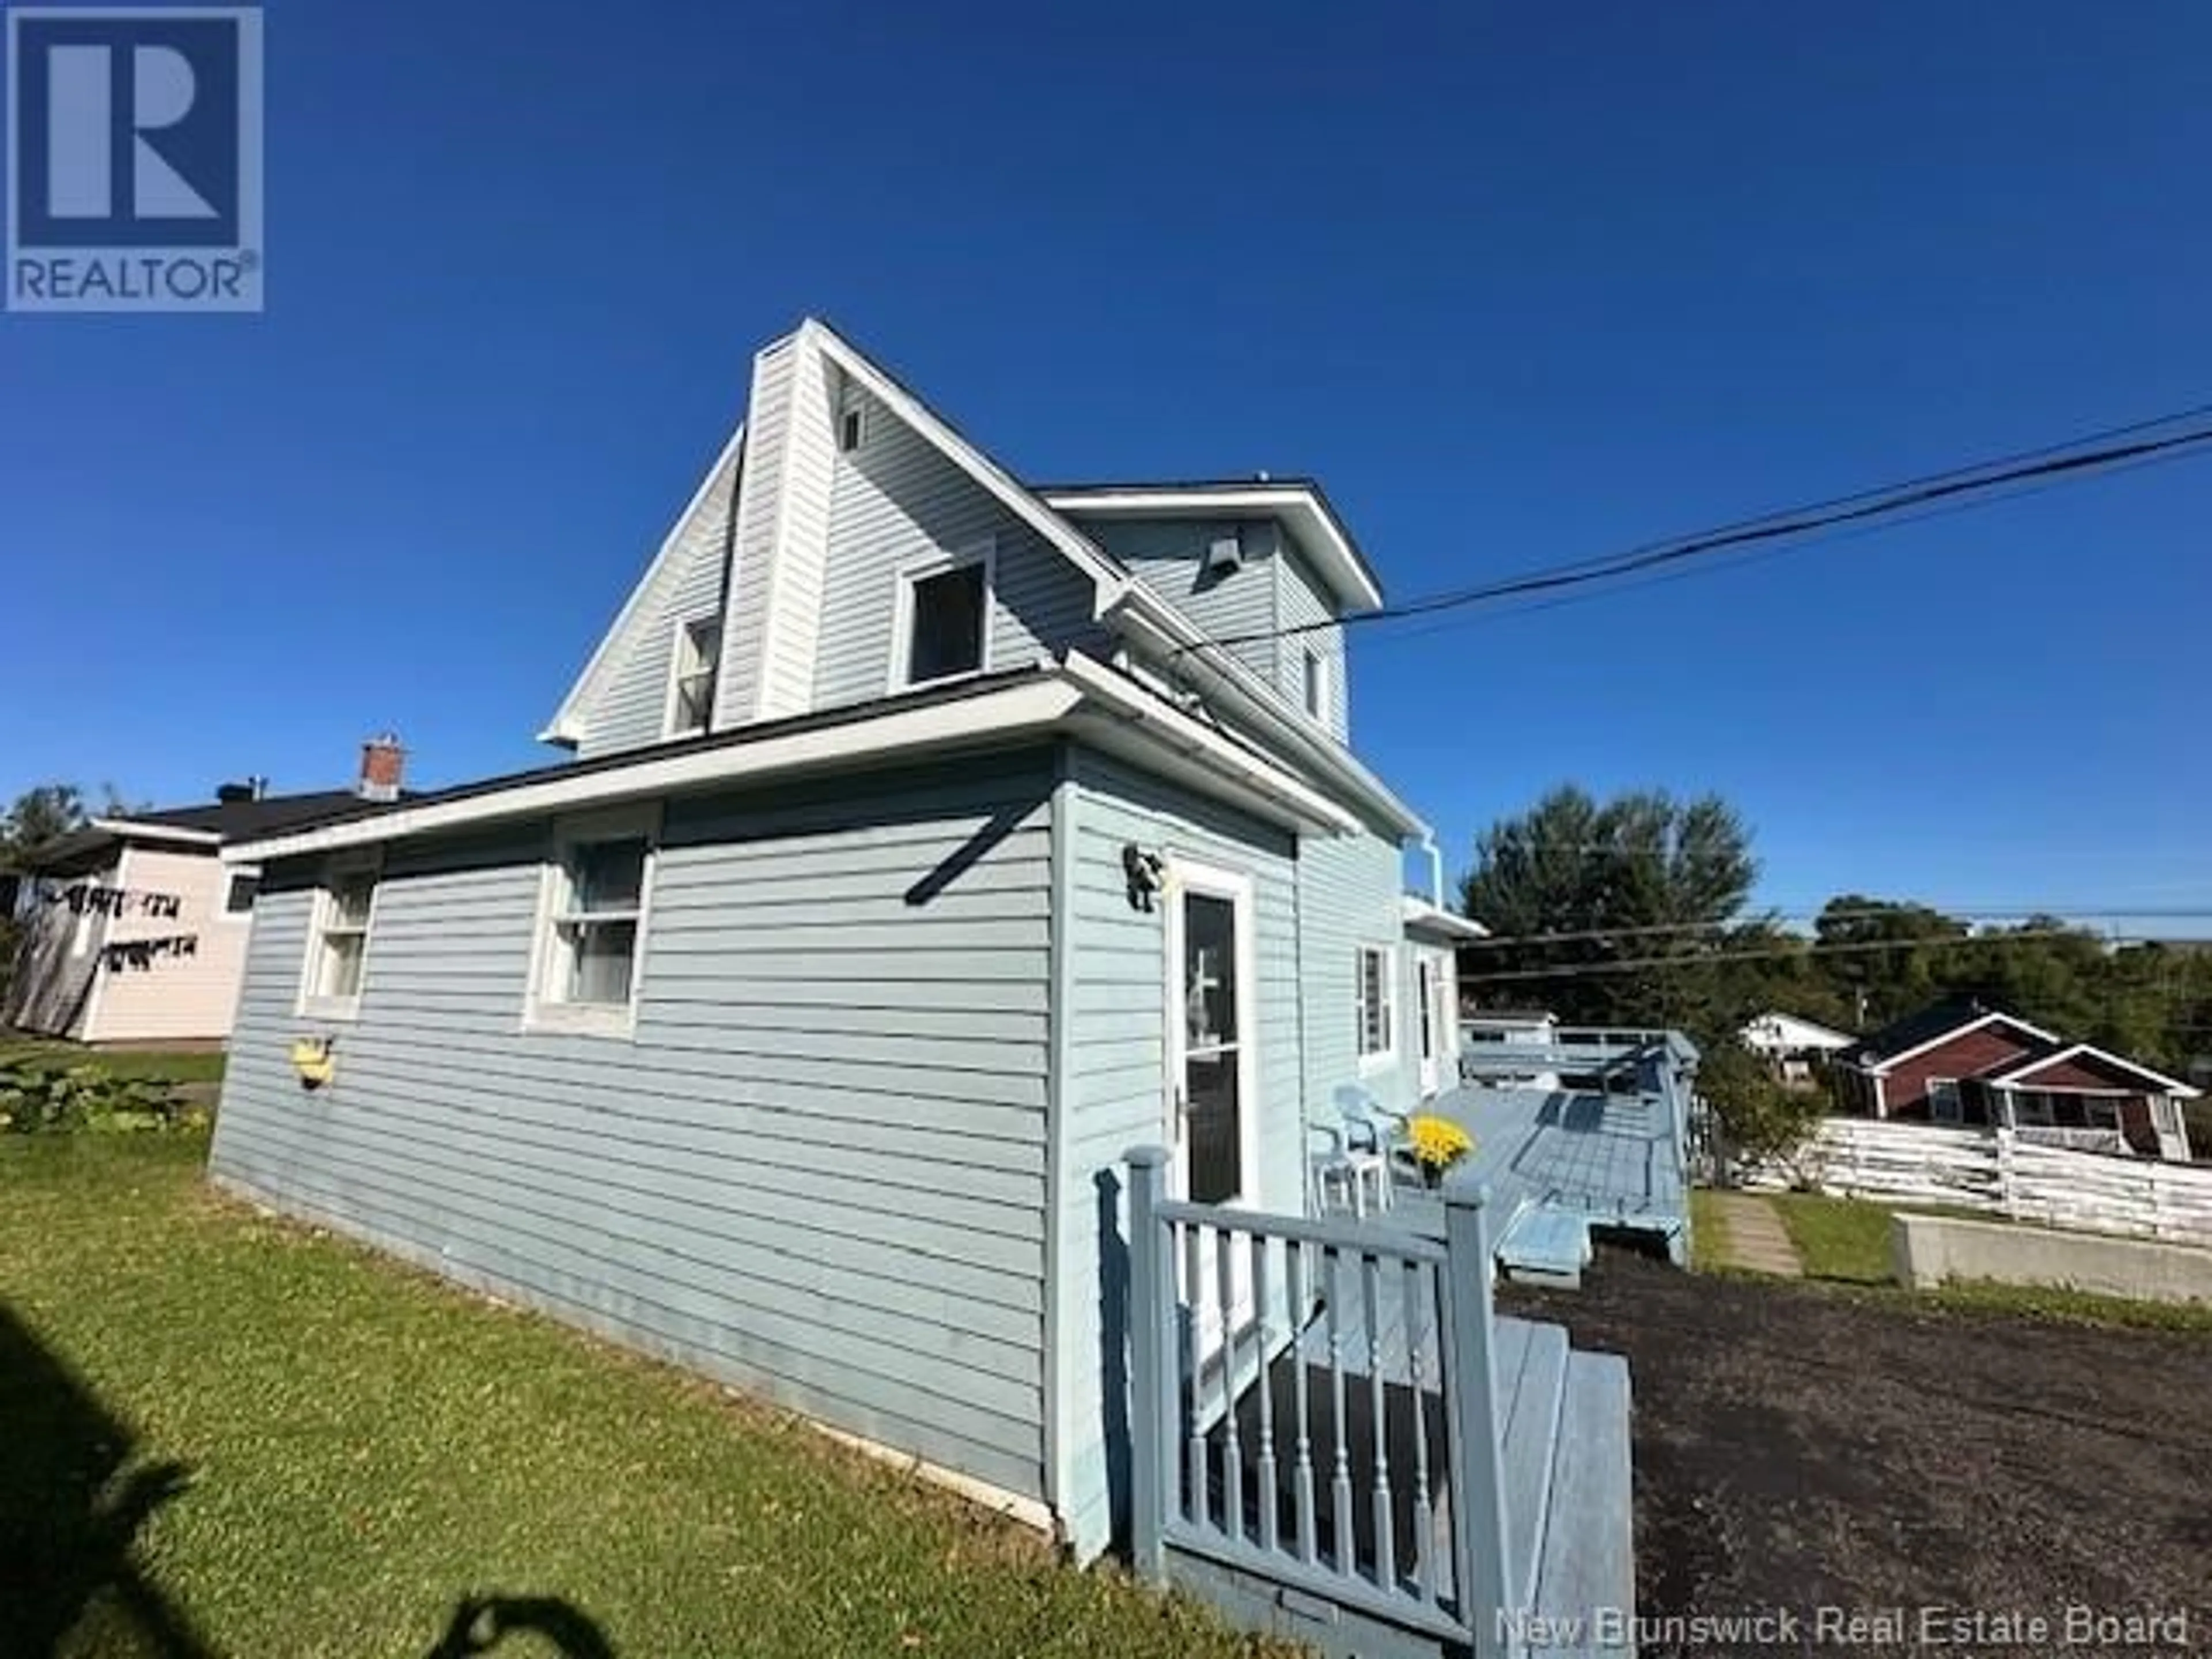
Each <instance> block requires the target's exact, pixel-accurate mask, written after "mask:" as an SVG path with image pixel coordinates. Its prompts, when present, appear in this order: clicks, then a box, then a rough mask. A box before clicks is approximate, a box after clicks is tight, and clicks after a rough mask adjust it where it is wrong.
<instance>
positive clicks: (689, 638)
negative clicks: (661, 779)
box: [668, 617, 722, 738]
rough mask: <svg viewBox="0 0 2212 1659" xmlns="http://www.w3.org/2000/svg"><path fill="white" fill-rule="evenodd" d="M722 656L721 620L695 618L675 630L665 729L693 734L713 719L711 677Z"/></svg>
mask: <svg viewBox="0 0 2212 1659" xmlns="http://www.w3.org/2000/svg"><path fill="white" fill-rule="evenodd" d="M721 659H722V623H721V619H720V617H695V618H694V619H693V620H691V621H690V622H688V623H684V626H683V627H682V628H680V629H678V630H677V635H676V666H675V678H674V683H673V684H671V686H670V688H669V707H668V732H669V735H670V736H671V737H678V738H690V737H696V736H697V735H699V733H701V732H704V731H705V730H706V729H707V728H708V726H709V725H710V724H711V723H712V722H713V720H714V680H715V677H716V675H717V674H718V672H719V671H720V667H721Z"/></svg>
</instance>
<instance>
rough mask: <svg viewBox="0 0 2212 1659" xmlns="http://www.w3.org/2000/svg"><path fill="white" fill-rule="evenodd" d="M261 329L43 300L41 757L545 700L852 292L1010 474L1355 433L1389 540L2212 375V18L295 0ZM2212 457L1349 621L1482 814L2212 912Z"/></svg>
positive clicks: (1374, 545)
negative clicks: (1627, 828) (1627, 827)
mask: <svg viewBox="0 0 2212 1659" xmlns="http://www.w3.org/2000/svg"><path fill="white" fill-rule="evenodd" d="M267 46H268V54H269V62H268V85H269V93H270V109H269V117H268V157H269V174H270V185H269V199H268V221H267V225H268V231H267V234H268V246H269V256H270V257H269V293H270V310H269V312H268V313H267V314H266V315H264V316H261V317H258V318H240V319H222V318H162V317H155V318H124V319H81V318H69V317H41V316H29V317H25V316H0V584H4V585H3V586H0V592H4V594H5V601H4V603H5V606H6V611H7V613H8V615H9V617H10V620H11V622H12V623H13V624H14V625H13V626H11V627H10V628H9V629H8V630H7V638H8V644H7V647H6V648H7V651H8V653H9V657H8V660H9V666H10V668H11V670H12V672H11V673H10V675H9V680H10V683H11V684H12V686H13V688H14V696H13V698H12V699H11V702H12V707H11V708H9V712H8V713H7V714H6V715H5V717H4V722H0V793H8V794H12V793H13V792H14V791H15V790H16V789H18V788H21V787H24V786H27V785H29V784H31V783H33V782H36V781H43V780H46V779H49V778H53V777H57V776H59V777H64V778H74V779H79V780H82V781H84V782H86V783H87V784H88V785H89V784H96V783H97V782H98V781H101V780H112V781H113V782H115V783H116V784H117V785H118V787H121V788H122V789H124V790H125V792H126V793H128V794H130V795H131V796H134V797H147V798H152V799H157V800H159V801H161V802H163V803H169V802H173V801H179V800H191V799H204V798H205V796H206V795H207V793H208V791H209V790H210V787H211V786H212V785H213V784H214V783H215V782H216V781H217V780H219V779H221V778H223V777H227V776H235V775H242V774H245V773H247V772H255V771H258V772H263V773H266V774H269V775H271V776H273V777H274V779H275V780H276V786H277V787H280V788H286V789H289V788H308V787H322V786H326V785H330V784H333V783H337V782H341V781H344V780H345V779H346V778H347V777H348V776H349V775H350V769H351V767H352V763H353V756H354V749H355V744H356V742H357V740H358V739H359V738H361V737H362V736H363V735H364V734H366V733H367V732H370V731H371V730H373V729H375V728H379V727H383V726H392V727H395V728H397V729H398V731H399V732H402V733H403V734H404V737H405V738H406V739H407V740H408V742H409V743H410V745H411V747H412V750H413V771H412V780H413V781H416V782H418V783H422V784H426V785H427V784H436V783H442V782H450V781H459V780H461V779H465V778H467V777H470V776H473V775H482V774H484V773H487V772H492V771H498V770H504V769H511V768H513V767H516V766H520V765H526V764H531V763H533V762H534V761H535V760H537V759H538V758H541V757H542V756H541V754H540V751H537V750H534V748H533V745H532V740H531V739H532V733H533V732H535V731H536V730H537V729H538V726H539V725H540V723H541V722H542V721H543V720H544V718H545V717H546V716H547V715H548V714H550V711H551V709H552V708H553V706H554V704H555V703H556V701H557V700H558V698H559V697H560V696H561V694H562V691H563V690H564V689H565V688H566V686H567V684H568V680H569V678H570V677H571V675H572V674H573V673H574V670H575V669H576V667H577V666H578V665H579V664H580V661H581V660H582V659H583V657H584V655H585V654H586V652H587V651H588V649H589V648H590V647H591V645H592V641H594V639H595V638H596V637H597V635H598V634H599V630H600V629H601V628H602V627H603V625H604V624H605V621H606V619H607V618H608V617H609V616H610V615H611V613H612V611H613V610H614V608H615V606H616V605H617V603H618V602H619V601H620V599H621V598H622V596H623V592H625V590H626V588H627V586H628V585H629V582H630V580H631V579H632V578H633V576H634V575H635V573H636V571H637V569H638V568H640V566H641V562H643V560H644V559H645V558H646V557H647V556H648V554H649V552H650V550H652V548H653V545H654V544H656V543H657V541H658V539H659V537H660V535H661V533H662V532H663V531H664V530H665V526H666V523H667V521H668V520H669V519H670V517H671V515H672V513H674V511H675V510H676V508H677V507H678V506H679V505H680V503H681V502H682V501H683V500H684V496H685V495H686V494H687V493H688V492H689V490H690V488H691V487H692V485H693V484H694V483H695V482H696V478H697V477H698V475H699V473H700V472H701V471H702V470H703V468H704V467H705V465H706V464H707V462H708V459H710V458H711V456H712V454H713V453H714V449H715V448H716V447H717V445H718V443H719V441H720V439H721V437H722V436H723V435H724V434H725V432H726V429H727V428H728V426H729V424H730V423H731V422H732V417H733V416H734V415H735V414H736V412H737V410H738V404H740V402H741V401H742V398H743V395H744V376H745V369H746V364H747V362H748V360H749V358H750V353H751V352H752V350H753V349H754V348H755V347H756V346H757V344H758V343H760V342H761V341H763V339H765V338H768V337H771V336H773V335H775V333H777V332H780V331H782V330H783V329H784V328H786V327H787V326H788V325H790V324H791V323H792V322H793V320H794V319H796V318H798V317H799V316H800V315H801V314H803V313H806V312H810V311H813V312H819V313H823V314H825V315H827V316H829V317H830V318H832V319H835V320H836V321H837V322H838V323H839V325H841V326H842V327H843V328H844V329H845V330H847V331H848V332H849V333H850V334H852V335H853V336H854V338H855V339H856V340H857V341H858V342H859V343H860V344H861V345H862V346H863V347H864V348H866V349H869V350H871V351H872V352H873V353H875V354H876V355H877V356H879V357H880V358H881V359H882V360H883V361H884V362H886V363H888V364H889V365H890V366H891V367H892V368H894V369H895V370H896V371H897V372H898V373H900V374H902V376H904V377H905V378H907V379H908V380H909V381H910V383H911V384H913V385H915V386H917V387H919V388H920V389H921V390H922V392H924V394H925V395H926V396H927V397H928V398H931V399H932V400H933V402H934V403H935V404H937V406H938V407H939V408H940V409H942V410H945V412H947V413H948V414H949V415H950V416H951V417H952V418H953V419H955V420H956V421H957V422H959V423H960V424H961V426H962V427H963V429H965V430H967V431H968V432H969V433H971V434H972V435H975V436H976V437H978V438H979V439H981V441H983V442H984V443H985V444H986V445H987V447H990V448H991V449H992V450H994V452H995V453H997V454H998V455H999V456H1000V457H1001V458H1002V459H1004V460H1006V462H1007V463H1008V464H1009V465H1012V467H1013V468H1014V469H1015V470H1016V471H1019V472H1022V473H1024V474H1026V475H1028V476H1030V477H1049V478H1054V479H1059V478H1065V477H1085V476H1095V477H1116V476H1123V477H1143V478H1151V477H1176V476H1212V475H1224V474H1237V473H1242V472H1245V471H1252V470H1255V469H1259V468H1268V469H1272V470H1273V471H1277V472H1303V471H1311V472H1314V473H1316V474H1318V475H1320V476H1321V477H1322V478H1323V479H1324V480H1325V481H1326V482H1327V483H1328V487H1329V489H1331V491H1332V492H1333V494H1334V496H1335V498H1336V500H1337V501H1338V503H1339V505H1340V507H1341V508H1342V509H1343V510H1344V512H1345V513H1346V515H1347V516H1348V517H1349V518H1350V520H1351V521H1352V524H1353V526H1355V528H1356V530H1357V532H1358V534H1359V535H1360V536H1361V538H1362V539H1363V541H1364V544H1365V546H1366V548H1367V550H1368V551H1369V553H1370V556H1371V557H1372V558H1373V560H1374V561H1375V562H1376V564H1377V565H1378V566H1379V567H1380V568H1381V570H1382V573H1383V577H1384V580H1385V581H1386V583H1387V585H1388V586H1389V588H1390V590H1391V591H1392V592H1393V594H1394V595H1395V596H1399V597H1405V596H1411V595H1414V594H1417V593H1419V592H1425V591H1428V590H1431V589H1436V588H1438V587H1443V586H1453V585H1457V584H1462V583H1465V582H1468V581H1469V580H1480V579H1482V578H1484V577H1486V576H1490V575H1495V574H1504V573H1508V572H1510V571H1515V570H1518V569H1522V568H1527V567H1528V566H1531V565H1535V564H1541V563H1547V562H1553V561H1556V560H1559V559H1564V558H1571V557H1577V556H1587V555H1590V554H1595V553H1601V552H1606V551H1610V550H1614V549H1617V548H1620V547H1622V546H1625V545H1627V544H1632V543H1635V542H1638V541H1642V540H1644V539H1646V538H1650V537H1651V536H1654V535H1656V534H1661V533H1665V532H1676V531H1688V530H1693V529H1696V528H1699V527H1701V526H1705V525H1708V524H1711V523H1714V522H1717V521H1721V520H1729V519H1732V518H1735V517H1737V516H1740V515H1741V514H1743V513H1747V512H1750V511H1753V510H1756V509H1761V508H1765V507H1773V506H1779V505H1784V504H1787V503H1790V502H1794V501H1802V500H1807V499H1811V498H1814V497H1819V496H1822V495H1830V494H1833V493H1836V492H1838V491H1841V490H1844V489H1852V488H1855V487H1857V486H1859V485H1863V484H1867V483H1877V482H1881V481H1883V480H1887V479H1889V478H1893V477H1901V476H1904V475H1907V474H1911V473H1916V472H1920V471H1929V470H1933V469H1936V468H1940V467H1942V466H1945V465H1950V464H1952V463H1954V462H1955V461H1958V460H1961V459H1968V458H1972V457H1976V456H1979V455H1982V454H1985V453H1999V452H2004V451H2008V450H2012V449H2016V448H2021V447H2027V446H2030V445H2033V444H2037V443H2039V442H2042V441H2046V440H2050V439H2053V438H2057V437H2061V436H2064V435H2069V434H2071V433H2074V432H2075V431H2079V430H2085V429H2087V428H2093V427H2096V426H2100V425H2105V424H2108V423H2112V422H2119V421H2124V420H2128V419H2130V418H2133V417H2136V416H2143V415H2148V414H2151V413H2154V412H2158V411H2160V410H2166V409H2168V408H2172V407H2179V406H2182V405H2185V404H2193V403H2197V402H2201V401H2205V400H2207V399H2212V326H2208V316H2207V295H2212V211H2208V209H2212V190H2208V185H2207V178H2208V175H2207V172H2206V157H2207V156H2208V155H2212V7H2207V6H2205V5H2203V4H2202V3H2198V0H2164V3H2158V0H2137V3H2130V4H2128V5H2125V6H2113V7H2092V6H2083V5H2081V4H2079V3H2078V0H2069V3H2016V4H2008V5H2006V6H2003V7H1997V8H1992V7H1970V6H1967V5H1965V4H1962V3H1960V4H1934V5H1930V4H1923V3H1909V4H1908V3H1886V4H1874V5H1853V6H1829V7H1810V6H1775V5H1771V4H1767V3H1749V0H1745V3H1732V4H1720V3H1699V4H1696V5H1687V6H1663V7H1662V6H1652V5H1646V4H1641V3H1615V4H1607V5H1589V6H1583V7H1577V8H1574V9H1572V10H1571V12H1563V11H1561V10H1560V9H1557V8H1548V7H1537V6H1525V5H1524V6H1507V5H1504V4H1498V3H1482V4H1469V3H1454V4H1448V5H1438V6H1435V7H1381V8H1376V7H1368V8H1354V7H1346V6H1328V7H1321V6H1313V7H1310V8H1305V9H1298V8H1285V7H1284V6H1281V5H1279V4H1276V5H1267V6H1256V5H1255V6H1251V7H1249V8H1240V7H1234V6H1226V5H1211V4H1208V5H1192V4H1188V3H1181V4H1176V5H1173V6H1161V7H1154V6H1151V5H1144V4H1121V5H1115V6H1112V7H1101V8H1076V7H1068V8H1061V7H1051V8H1038V7H1036V6H1034V5H1023V6H1012V5H1000V6H994V7H979V8H964V7H957V6H928V7H921V6H913V5H882V6H866V7H862V6H854V5H837V4H823V3H816V0H809V3H802V4H793V5H772V6H752V5H748V6H744V7H736V6H728V5H710V4H703V3H702V4H673V3H670V4H655V5H651V6H637V7H622V6H614V5H608V4H604V3H601V4H595V5H589V6H585V5H578V4H573V3H549V0H538V3H530V4H523V3H513V0H497V3H495V0H470V3H468V4H466V5H436V6H434V5H429V4H425V3H405V4H387V5H380V6H374V7H363V6H328V5H305V4H295V3H291V0H284V3H279V4H275V5H272V6H271V7H270V9H269V14H268V24H267ZM2208 526H2212V461H2207V462H2204V463H2201V464H2194V465H2170V466H2165V467H2160V468H2154V469H2150V470H2147V471H2142V472H2139V473H2136V474H2133V475H2130V476H2127V477H2123V478H2120V479H2118V480H2113V481H2109V482H2102V483H2092V484H2087V485H2084V486H2081V487H2077V488H2074V489H2066V490H2058V491H2051V492H2049V493H2046V494H2044V495H2036V496H2033V497H2030V498H2028V499H2027V500H2025V501H2021V502H2018V503H2015V504H2012V505H2008V506H2003V507H1996V508H1993V509H1990V510H1987V511H1983V512H1978V513H1965V514H1959V515H1955V516H1950V517H1944V518H1938V519H1936V520H1932V521H1930V522H1929V523H1927V524H1925V525H1922V526H1915V527H1912V528H1910V529H1907V530H1904V531H1899V532H1893V533H1888V534H1884V535H1881V536H1868V537H1862V538H1855V539H1850V540H1844V541H1839V542H1835V543H1832V544H1825V545H1821V546H1819V547H1815V548H1812V549H1808V550H1805V551H1803V552H1800V553H1793V554H1790V555H1787V556H1780V557H1774V558H1769V559H1765V560H1761V561H1758V562H1752V563H1749V564H1747V565H1743V566H1741V567H1739V568H1732V569H1728V570H1724V571H1722V572H1719V573H1717V574H1710V575H1705V576H1702V577H1699V578H1698V579H1696V580H1680V581H1673V582H1668V583H1663V584H1660V585H1656V586H1644V587H1641V588H1635V589H1632V590H1629V591H1626V592H1620V593H1618V594H1615V595H1613V596H1611V597H1607V598H1604V599H1591V600H1589V601H1586V602H1583V603H1579V604H1575V605H1564V606H1559V607H1557V608H1553V609H1546V610H1535V611H1525V610H1524V611H1514V612H1503V613H1499V614H1496V615H1491V616H1486V617H1481V618H1480V619H1476V620H1470V621H1468V622H1466V623H1462V624H1460V625H1457V626H1455V627H1451V628H1448V629H1432V630H1429V631H1423V632H1419V633H1418V634H1415V635H1412V636H1409V637H1405V638H1401V639H1397V640H1385V639H1383V638H1379V637H1367V638H1363V639H1362V640H1361V641H1360V642H1359V643H1358V646H1357V647H1355V666H1354V695H1355V699H1356V708H1355V724H1356V728H1357V737H1358V745H1359V747H1360V749H1361V750H1362V751H1363V752H1364V755H1365V756H1366V757H1368V758H1369V759H1370V761H1371V762H1372V763H1374V764H1375V765H1376V767H1377V768H1378V769H1380V770H1381V771H1382V772H1383V774H1384V775H1386V776H1387V777H1388V778H1389V779H1390V780H1391V781H1393V782H1394V783H1395V785H1397V786H1398V787H1399V788H1400V790H1401V793H1404V794H1406V795H1407V797H1408V798H1409V799H1413V801H1414V802H1415V803H1416V804H1417V805H1419V806H1420V807H1421V808H1422V809H1423V810H1424V811H1426V812H1428V813H1429V814H1430V815H1431V817H1432V818H1433V819H1434V820H1435V821H1436V822H1437V824H1438V825H1439V827H1440V829H1442V830H1443V833H1444V835H1445V836H1446V838H1447V840H1446V845H1447V848H1448V853H1449V859H1450V861H1451V863H1452V865H1453V866H1455V868H1456V867H1458V866H1462V865H1463V864H1464V863H1465V862H1466V860H1467V857H1468V842H1469V838H1470V836H1472V834H1473V832H1474V829H1476V828H1477V827H1478V826H1479V825H1480V824H1481V823H1485V822H1486V821H1488V820H1489V819H1490V818H1491V817H1494V816H1496V815H1498V814H1499V813H1502V812H1505V811H1512V810H1515V809H1517V808H1519V807H1521V806H1522V805H1525V804H1526V803H1527V802H1528V800H1529V799H1532V798H1533V797H1534V795H1535V793H1537V792H1539V791H1540V790H1541V789H1542V788H1543V787H1545V786H1547V784H1550V783H1552V782H1553V781H1559V780H1563V779H1578V780H1580V781H1583V782H1585V783H1587V784H1589V785H1590V786H1592V787H1595V788H1598V789H1601V790H1602V789H1608V788H1612V787H1617V786H1622V785H1628V784H1641V783H1656V784H1663V785H1665V786H1667V787H1670V788H1672V789H1674V790H1676V791H1678V792H1684V793H1688V792H1696V791H1700V790H1705V789H1714V790H1718V791H1720V792H1721V793H1723V794H1724V795H1726V796H1728V797H1729V799H1732V800H1734V801H1735V802H1736V803H1737V804H1738V805H1740V806H1741V809H1742V810H1743V811H1744V812H1745V814H1746V815H1747V817H1748V818H1749V819H1750V820H1751V822H1752V823H1753V825H1754V826H1755V828H1756V830H1757V832H1758V839H1759V848H1760V850H1761V852H1762V854H1763V855H1764V858H1765V865H1766V878H1765V889H1764V891H1765V896H1767V897H1768V898H1770V899H1771V900H1773V901H1775V902H1780V903H1782V904H1784V905H1788V906H1796V905H1802V904H1808V903H1813V902H1818V900H1819V899H1820V898H1821V897H1823V896H1826V895H1827V894H1828V893H1830V892H1832V891H1834V890H1838V889H1842V888H1856V889H1860V890H1870V891H1883V892H1894V893H1909V894H1913V895H1917V896H1923V897H1925V898H1928V899H1931V900H1934V901H1936V902H1952V903H1959V904H2014V903H2025V902H2031V901H2033V902H2047V903H2057V904H2065V903H2118V902H2137V901H2140V902H2148V903H2170V904H2187V903H2191V902H2195V903H2201V904H2212V833H2208V830H2212V768H2208V766H2207V764H2206V753H2205V747H2204V744H2205V733H2206V730H2207V720H2206V713H2207V702H2208V699H2207V696H2206V687H2207V683H2208V680H2207V672H2206V670H2207V666H2208V663H2207V655H2206V644H2205V642H2206V639H2207V634H2206V624H2205V617H2206V615H2207V611H2208V601H2212V559H2208V557H2207V545H2206V536H2207V530H2208Z"/></svg>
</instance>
